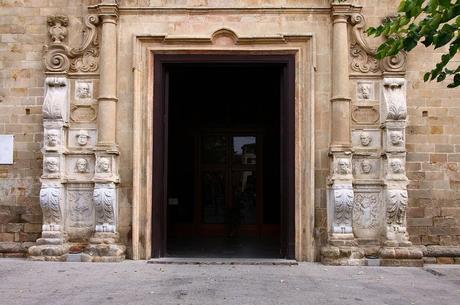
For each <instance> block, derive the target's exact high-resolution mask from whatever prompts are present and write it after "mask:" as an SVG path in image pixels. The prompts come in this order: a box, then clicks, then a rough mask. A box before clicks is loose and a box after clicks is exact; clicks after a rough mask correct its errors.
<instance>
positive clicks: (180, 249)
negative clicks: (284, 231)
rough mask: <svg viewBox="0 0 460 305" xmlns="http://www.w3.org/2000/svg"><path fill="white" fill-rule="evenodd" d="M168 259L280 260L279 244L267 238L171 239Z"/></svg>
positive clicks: (168, 246)
mask: <svg viewBox="0 0 460 305" xmlns="http://www.w3.org/2000/svg"><path fill="white" fill-rule="evenodd" d="M167 256H169V257H209V258H210V257H220V258H280V257H281V254H280V242H279V240H277V239H275V238H268V237H238V236H236V237H171V238H169V239H168V244H167Z"/></svg>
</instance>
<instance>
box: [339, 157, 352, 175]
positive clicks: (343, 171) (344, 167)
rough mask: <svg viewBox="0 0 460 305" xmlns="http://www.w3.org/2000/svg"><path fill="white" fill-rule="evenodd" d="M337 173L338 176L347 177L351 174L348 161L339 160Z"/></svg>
mask: <svg viewBox="0 0 460 305" xmlns="http://www.w3.org/2000/svg"><path fill="white" fill-rule="evenodd" d="M337 172H338V173H339V174H340V175H347V174H350V173H351V169H350V161H349V160H348V159H339V162H338V164H337Z"/></svg>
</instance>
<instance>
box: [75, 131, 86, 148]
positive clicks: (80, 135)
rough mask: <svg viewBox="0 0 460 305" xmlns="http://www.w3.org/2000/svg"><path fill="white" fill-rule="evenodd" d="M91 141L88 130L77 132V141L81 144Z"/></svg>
mask: <svg viewBox="0 0 460 305" xmlns="http://www.w3.org/2000/svg"><path fill="white" fill-rule="evenodd" d="M88 141H89V134H88V131H87V130H80V131H79V132H78V133H77V143H78V145H80V146H86V145H87V144H88Z"/></svg>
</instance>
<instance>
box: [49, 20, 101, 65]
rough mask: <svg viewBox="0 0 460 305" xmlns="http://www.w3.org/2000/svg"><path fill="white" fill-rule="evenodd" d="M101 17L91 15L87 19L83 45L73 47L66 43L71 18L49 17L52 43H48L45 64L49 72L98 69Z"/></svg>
mask: <svg viewBox="0 0 460 305" xmlns="http://www.w3.org/2000/svg"><path fill="white" fill-rule="evenodd" d="M98 23H99V17H98V16H96V15H89V16H87V17H86V19H85V26H86V28H85V29H84V30H83V41H82V44H81V46H79V47H77V48H72V47H70V46H68V45H66V44H65V43H64V41H65V40H66V37H67V32H68V30H67V26H68V25H69V19H68V17H66V16H50V17H48V33H49V36H50V40H51V43H50V44H49V45H46V46H45V48H44V50H45V56H44V64H45V68H46V70H47V71H49V72H69V70H70V71H72V72H95V71H97V69H98V58H99V51H98V49H97V47H98V40H97V28H96V25H97V24H98Z"/></svg>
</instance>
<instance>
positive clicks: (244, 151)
mask: <svg viewBox="0 0 460 305" xmlns="http://www.w3.org/2000/svg"><path fill="white" fill-rule="evenodd" d="M232 139H233V143H232V145H233V153H232V161H233V164H234V165H255V164H256V137H252V136H250V137H246V136H237V137H232Z"/></svg>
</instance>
